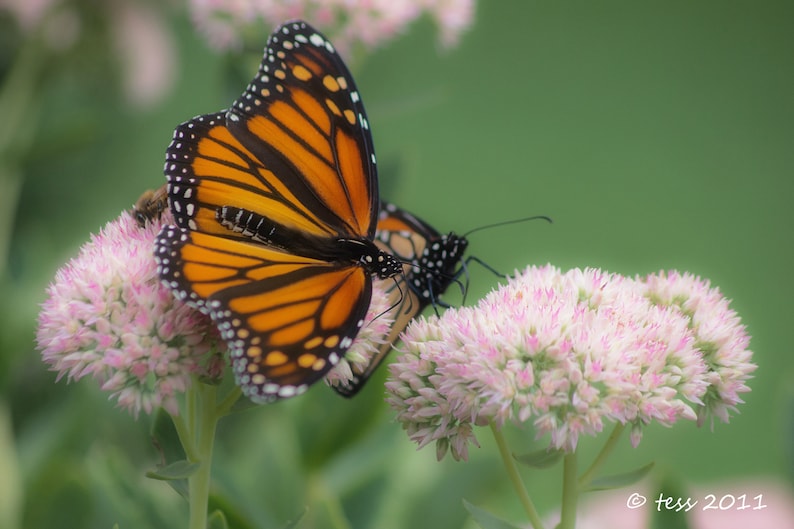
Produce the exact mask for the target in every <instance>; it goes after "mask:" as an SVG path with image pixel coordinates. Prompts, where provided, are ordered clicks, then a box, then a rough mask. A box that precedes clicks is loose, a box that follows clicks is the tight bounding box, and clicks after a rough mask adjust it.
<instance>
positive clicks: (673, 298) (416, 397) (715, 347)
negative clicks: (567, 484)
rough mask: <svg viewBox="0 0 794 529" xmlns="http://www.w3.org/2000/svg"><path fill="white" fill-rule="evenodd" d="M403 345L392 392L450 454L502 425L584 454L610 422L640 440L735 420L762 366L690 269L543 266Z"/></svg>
mask: <svg viewBox="0 0 794 529" xmlns="http://www.w3.org/2000/svg"><path fill="white" fill-rule="evenodd" d="M403 343H404V346H403V351H402V353H401V355H400V356H399V357H398V359H397V360H396V362H394V363H393V364H392V365H391V367H390V369H391V375H390V378H389V380H388V382H387V385H386V388H387V394H388V398H387V400H388V402H389V404H390V405H391V407H392V408H393V409H394V410H395V411H396V412H397V418H398V420H399V421H400V422H401V423H402V424H403V426H404V428H405V429H406V430H407V432H408V435H409V436H410V438H411V439H412V440H414V441H415V442H416V443H418V445H419V447H420V448H421V447H423V446H425V445H427V444H429V443H431V442H433V441H435V442H436V449H437V454H438V457H439V459H441V458H442V457H443V456H444V455H445V454H446V453H447V452H448V451H451V453H452V456H453V457H454V458H455V459H456V460H460V459H466V458H467V457H468V445H469V443H472V444H475V445H476V444H477V440H476V437H475V435H474V428H473V427H474V426H484V425H487V424H490V423H493V424H494V425H495V426H496V427H502V426H503V425H504V424H505V423H506V422H515V423H527V422H530V421H531V422H532V424H533V425H534V427H535V429H536V431H537V434H538V436H543V435H545V434H548V435H549V436H550V446H551V447H553V448H556V449H561V450H564V451H573V450H575V449H576V446H577V442H578V439H579V436H580V435H583V434H584V435H596V434H597V433H599V432H600V431H602V429H603V427H604V423H605V422H618V423H621V424H627V425H630V426H631V427H632V433H631V440H632V443H633V445H635V446H636V445H637V443H639V441H640V439H641V435H642V427H643V426H645V425H647V424H649V423H651V422H652V421H656V422H658V423H660V424H663V425H665V426H671V425H672V424H674V423H675V422H676V421H678V420H680V419H689V420H699V421H700V422H702V421H703V420H704V419H705V418H706V417H708V416H716V417H718V418H720V419H721V420H723V421H727V420H728V411H730V410H734V409H735V406H736V404H738V403H739V402H741V399H740V398H739V394H740V393H742V392H746V391H749V388H748V387H747V386H746V385H745V381H746V380H747V379H748V378H749V377H750V373H752V371H753V370H754V369H755V367H756V366H755V365H753V364H752V363H750V359H751V355H752V353H751V352H750V351H749V350H748V349H747V346H748V343H749V337H748V336H747V334H746V333H745V330H744V327H742V326H741V324H740V322H739V319H738V317H737V316H736V314H735V313H734V312H733V311H732V310H731V309H730V308H729V307H728V301H727V300H725V298H724V297H723V296H722V295H721V294H720V293H719V291H718V290H716V289H713V288H710V286H709V283H708V282H706V281H703V280H701V279H699V278H697V277H693V276H691V275H688V274H685V275H680V274H678V273H676V272H670V273H659V274H657V275H651V276H648V277H647V278H644V279H640V278H635V279H631V278H626V277H622V276H619V275H616V274H609V273H606V272H603V271H600V270H595V269H585V270H579V269H574V270H571V271H568V272H565V273H563V272H561V271H560V270H559V269H557V268H555V267H552V266H550V265H547V266H544V267H529V268H527V269H526V270H525V271H523V272H522V273H519V274H517V275H516V276H515V277H513V278H511V279H510V280H509V281H508V283H507V284H506V285H504V286H502V287H501V288H499V289H498V290H495V291H493V292H491V293H490V294H489V295H488V296H486V297H485V298H484V299H482V300H481V301H480V303H479V304H478V305H477V306H476V307H464V308H461V309H458V310H447V311H446V312H445V313H444V314H443V315H442V316H440V317H437V316H431V317H429V318H419V319H417V320H416V321H414V322H413V323H412V324H411V325H410V326H409V327H408V329H407V330H406V332H405V333H404V335H403Z"/></svg>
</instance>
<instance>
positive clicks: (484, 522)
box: [463, 499, 519, 529]
mask: <svg viewBox="0 0 794 529" xmlns="http://www.w3.org/2000/svg"><path fill="white" fill-rule="evenodd" d="M463 506H464V507H466V510H467V511H469V514H470V515H471V517H472V518H474V521H475V522H477V525H479V526H480V527H482V529H519V528H518V526H515V525H513V524H511V523H510V522H506V521H504V520H502V519H501V518H497V517H496V516H495V515H493V514H491V513H489V512H488V511H486V510H485V509H482V508H480V507H477V506H476V505H473V504H471V503H469V502H468V501H466V500H465V499H464V500H463Z"/></svg>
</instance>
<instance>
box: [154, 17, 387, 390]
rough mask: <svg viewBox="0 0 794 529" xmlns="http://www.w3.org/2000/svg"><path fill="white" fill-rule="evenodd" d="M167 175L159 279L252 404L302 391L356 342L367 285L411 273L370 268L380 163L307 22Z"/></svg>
mask: <svg viewBox="0 0 794 529" xmlns="http://www.w3.org/2000/svg"><path fill="white" fill-rule="evenodd" d="M165 173H166V176H167V178H168V196H169V204H170V208H171V211H172V213H173V215H174V219H175V222H176V226H170V227H166V228H164V229H163V230H162V231H161V233H160V235H159V237H158V240H157V243H156V249H155V251H156V258H157V259H158V262H159V265H160V276H161V278H162V279H163V280H164V282H165V283H166V284H167V285H168V286H169V287H170V288H171V289H172V290H173V291H174V292H175V293H176V294H177V296H179V297H181V298H184V299H185V300H187V301H188V302H189V303H191V304H193V305H195V306H197V307H199V308H200V309H201V310H204V311H205V312H207V313H208V314H210V315H211V316H212V318H213V319H214V320H215V321H216V323H217V324H218V327H219V329H220V331H221V333H222V336H223V337H224V338H225V339H226V341H227V343H228V344H229V349H230V352H231V356H232V363H233V369H234V371H235V377H236V381H237V383H238V384H239V385H240V387H241V388H242V389H243V391H244V393H245V394H246V395H247V396H248V397H250V398H251V399H252V400H254V401H255V402H267V401H270V400H274V399H277V398H283V397H289V396H292V395H294V394H297V393H301V392H303V391H305V390H306V388H307V387H308V386H309V385H310V384H312V383H313V382H315V381H316V380H317V379H319V378H320V377H322V376H323V375H324V374H325V373H326V372H327V371H328V369H330V368H331V367H332V366H333V365H334V364H335V363H336V362H337V361H338V360H339V358H340V357H341V356H342V355H343V354H344V351H345V350H346V349H347V348H348V347H349V346H350V344H351V343H352V340H353V338H354V337H355V336H356V334H357V333H358V330H359V328H360V326H361V325H362V322H363V318H364V316H365V314H366V311H367V308H368V306H369V301H370V297H371V277H370V274H371V273H376V272H377V273H378V275H381V276H387V275H394V274H397V273H399V272H400V271H401V268H400V266H399V264H398V263H397V262H396V261H395V260H394V258H392V257H388V256H387V257H388V259H387V260H386V261H387V262H386V263H385V264H384V265H383V266H382V267H381V268H379V269H377V271H376V270H375V269H374V268H373V266H374V265H373V264H372V263H371V261H373V260H374V261H376V262H377V259H379V258H382V256H378V255H375V254H373V253H372V252H377V251H378V250H377V248H376V247H375V245H374V244H373V243H372V237H373V235H374V233H375V223H376V219H377V211H378V189H377V172H376V168H375V158H374V152H373V148H372V139H371V134H370V131H369V124H368V122H367V119H366V114H365V112H364V107H363V105H362V104H361V99H360V96H359V94H358V91H357V89H356V87H355V84H354V82H353V79H352V77H351V75H350V73H349V71H348V70H347V68H346V67H345V65H344V63H343V62H342V60H341V58H340V57H339V56H338V55H337V54H336V52H335V51H334V49H333V47H332V46H331V44H330V43H329V42H328V41H327V40H326V39H325V38H324V37H322V36H321V35H320V34H319V33H318V32H317V31H316V30H314V29H313V28H311V27H310V26H308V25H307V24H305V23H303V22H294V23H289V24H285V25H284V26H282V27H281V28H279V29H277V30H276V31H275V32H274V33H273V35H272V36H271V37H270V39H269V41H268V46H267V48H266V51H265V56H264V59H263V61H262V64H261V66H260V68H259V72H258V73H257V76H256V77H255V78H254V80H253V81H252V82H251V83H250V84H249V86H248V88H247V89H246V91H245V93H244V94H243V95H242V96H241V97H240V98H239V99H238V100H237V101H235V103H234V104H233V105H232V107H231V108H230V109H229V110H228V111H226V112H221V113H217V114H209V115H205V116H198V117H196V118H194V119H192V120H190V121H188V122H186V123H183V124H182V125H180V126H179V127H177V129H176V131H175V133H174V139H173V141H172V143H171V145H170V146H169V148H168V151H167V154H166V165H165ZM356 252H361V254H360V256H359V255H358V254H357V253H356Z"/></svg>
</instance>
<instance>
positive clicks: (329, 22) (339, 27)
mask: <svg viewBox="0 0 794 529" xmlns="http://www.w3.org/2000/svg"><path fill="white" fill-rule="evenodd" d="M190 9H191V12H192V17H193V20H194V23H195V24H196V26H197V27H198V28H199V30H200V31H201V32H203V33H204V34H205V35H206V37H207V39H208V41H209V42H210V44H211V45H212V46H214V47H216V48H218V49H230V48H238V47H240V45H241V41H240V35H241V29H242V28H244V27H246V26H251V25H254V24H256V23H257V22H260V21H262V20H263V21H265V22H266V23H268V24H269V25H271V26H273V27H275V26H277V25H279V24H281V23H283V22H285V21H287V20H290V19H296V18H300V19H304V20H306V21H308V22H309V23H311V24H312V25H315V26H317V28H318V29H320V30H321V31H323V32H324V33H326V35H327V36H328V37H329V38H330V39H331V41H332V42H333V43H334V46H335V47H336V48H337V49H338V50H340V51H341V52H342V53H343V54H345V53H348V52H350V50H351V49H352V48H353V47H354V46H357V45H362V46H363V47H364V48H366V49H370V50H371V49H374V48H376V47H378V46H379V45H381V44H383V43H384V42H387V41H389V40H391V39H393V38H395V37H396V36H398V35H400V34H401V33H403V32H404V31H405V28H406V27H407V26H408V25H409V24H410V23H411V22H413V21H414V20H416V19H417V18H419V17H420V16H422V15H423V14H429V15H430V16H431V17H432V18H433V19H435V21H436V23H437V25H438V26H439V31H440V34H441V35H440V40H441V43H442V44H443V45H444V46H447V47H451V46H454V45H455V44H457V42H458V40H459V38H460V35H461V34H462V33H463V31H465V30H466V29H467V28H468V27H469V26H470V25H471V24H472V20H473V18H474V0H441V1H439V0H400V1H394V0H297V1H296V0H190Z"/></svg>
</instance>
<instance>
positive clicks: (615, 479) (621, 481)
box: [582, 463, 654, 492]
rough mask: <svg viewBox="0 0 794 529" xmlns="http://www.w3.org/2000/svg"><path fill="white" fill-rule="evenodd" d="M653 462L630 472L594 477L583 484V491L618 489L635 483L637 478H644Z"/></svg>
mask: <svg viewBox="0 0 794 529" xmlns="http://www.w3.org/2000/svg"><path fill="white" fill-rule="evenodd" d="M653 465H654V463H648V464H647V465H645V466H643V467H640V468H638V469H636V470H632V471H630V472H624V473H622V474H613V475H611V476H604V477H602V478H596V479H594V480H593V481H591V482H590V483H589V484H585V486H584V488H583V489H582V490H583V491H585V492H586V491H592V490H610V489H619V488H622V487H626V486H628V485H632V484H634V483H637V482H638V481H639V480H641V479H642V478H644V477H645V476H646V475H647V474H648V472H650V471H651V469H652V468H653Z"/></svg>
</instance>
